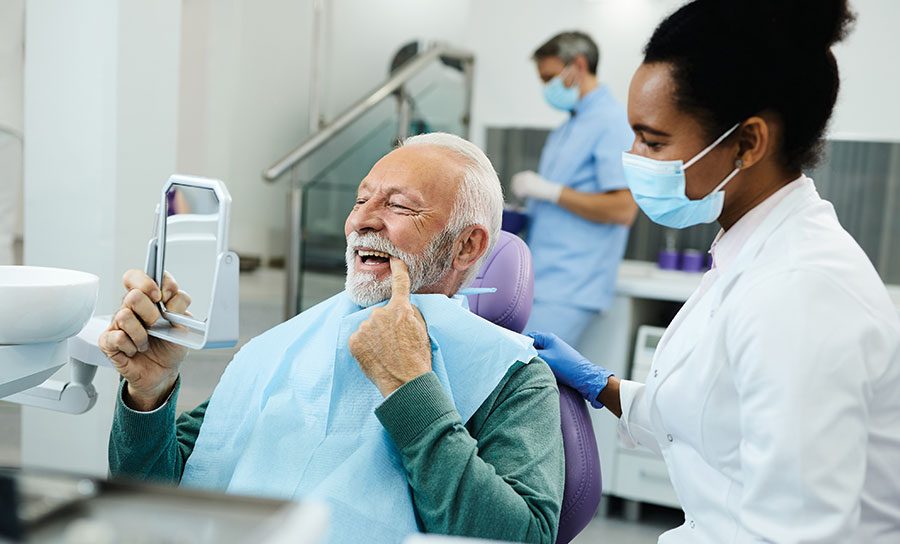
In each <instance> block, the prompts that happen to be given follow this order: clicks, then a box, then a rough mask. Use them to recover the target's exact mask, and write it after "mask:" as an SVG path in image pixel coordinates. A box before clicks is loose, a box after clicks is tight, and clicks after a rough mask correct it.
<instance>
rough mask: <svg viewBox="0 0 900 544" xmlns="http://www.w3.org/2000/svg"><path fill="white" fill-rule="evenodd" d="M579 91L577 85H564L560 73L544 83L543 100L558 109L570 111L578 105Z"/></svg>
mask: <svg viewBox="0 0 900 544" xmlns="http://www.w3.org/2000/svg"><path fill="white" fill-rule="evenodd" d="M579 94H580V92H579V90H578V85H575V86H574V87H566V86H565V84H563V78H562V74H559V75H558V76H556V77H554V78H553V79H551V80H550V81H548V82H547V83H546V84H545V85H544V100H546V101H547V103H548V104H550V105H551V106H553V107H554V108H556V109H558V110H563V111H572V110H574V109H575V106H576V105H578V99H579V96H578V95H579Z"/></svg>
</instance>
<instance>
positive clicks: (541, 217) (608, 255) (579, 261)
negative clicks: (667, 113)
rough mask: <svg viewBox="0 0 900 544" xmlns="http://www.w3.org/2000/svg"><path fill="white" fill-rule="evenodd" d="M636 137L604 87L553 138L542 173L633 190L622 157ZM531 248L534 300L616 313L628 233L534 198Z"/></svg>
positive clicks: (578, 186)
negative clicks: (613, 306)
mask: <svg viewBox="0 0 900 544" xmlns="http://www.w3.org/2000/svg"><path fill="white" fill-rule="evenodd" d="M633 140H634V134H633V133H632V131H631V128H629V125H628V116H627V114H626V113H625V108H623V107H622V105H621V104H619V102H618V101H616V99H615V98H613V96H612V93H611V92H610V90H609V87H607V86H606V85H601V86H599V87H597V88H596V89H594V90H593V91H591V92H589V93H588V94H586V95H585V96H584V97H583V98H582V99H581V100H580V101H579V102H578V105H577V106H576V107H575V111H574V113H573V115H572V117H571V119H569V120H568V121H566V122H565V123H563V125H562V126H560V127H559V128H557V129H556V130H554V131H553V132H551V133H550V135H549V136H548V137H547V142H546V143H545V144H544V150H543V152H542V153H541V165H540V170H539V174H540V175H541V176H542V177H543V178H545V179H548V180H550V181H553V182H556V183H561V184H563V185H566V186H568V187H571V188H572V189H575V190H577V191H583V192H594V193H605V192H609V191H615V190H618V189H627V188H628V186H627V184H626V183H625V175H624V172H623V170H622V151H626V150H628V149H630V148H631V144H632V142H633ZM528 213H529V214H530V216H531V224H530V227H529V230H528V246H529V247H530V248H531V254H532V258H533V260H534V298H535V300H539V301H546V302H557V303H563V304H570V305H572V306H576V307H579V308H585V309H589V310H604V309H606V308H608V307H609V305H610V303H611V302H612V298H613V295H614V291H615V282H616V274H617V272H618V268H619V263H620V262H621V261H622V257H623V256H624V254H625V244H626V242H627V241H628V227H626V226H624V225H612V224H605V223H594V222H592V221H588V220H587V219H583V218H581V217H578V216H577V215H575V214H574V213H572V212H570V211H568V210H565V209H563V208H562V207H560V206H558V205H556V204H551V203H549V202H545V201H538V200H534V199H530V200H529V202H528Z"/></svg>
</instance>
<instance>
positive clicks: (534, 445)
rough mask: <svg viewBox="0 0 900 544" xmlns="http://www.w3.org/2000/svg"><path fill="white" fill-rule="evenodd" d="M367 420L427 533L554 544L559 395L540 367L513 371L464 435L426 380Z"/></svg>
mask: <svg viewBox="0 0 900 544" xmlns="http://www.w3.org/2000/svg"><path fill="white" fill-rule="evenodd" d="M376 415H377V416H378V418H379V420H380V421H381V423H382V425H383V426H384V428H385V429H386V430H387V432H388V434H389V435H390V436H391V438H392V440H393V441H394V444H395V445H396V446H397V448H398V449H399V450H400V453H401V455H402V458H403V463H404V467H405V469H406V473H407V479H408V481H409V485H410V487H411V489H412V494H413V503H414V505H415V508H416V512H417V514H418V516H419V518H420V520H421V522H422V525H423V528H424V530H425V531H426V532H435V533H444V534H451V535H462V536H474V537H479V538H488V539H497V540H514V541H517V542H554V540H555V538H556V531H557V525H558V523H559V512H560V508H561V503H562V494H563V482H564V473H565V467H564V462H565V461H564V454H563V446H562V432H561V430H560V412H559V392H558V390H557V387H556V381H555V380H554V378H553V374H552V372H551V371H550V369H549V367H547V365H546V364H545V363H544V362H543V361H540V360H539V359H535V360H534V361H533V362H531V363H529V364H527V365H524V364H522V363H516V365H514V366H513V367H512V368H511V369H510V371H509V372H508V373H507V375H506V377H505V378H504V380H503V381H501V383H500V384H499V385H498V386H497V388H495V390H494V391H493V393H492V394H491V396H490V397H488V399H487V400H486V401H485V402H484V403H482V405H481V407H480V408H479V409H478V411H477V412H476V413H475V415H473V416H472V418H471V419H470V420H469V422H468V423H467V424H465V425H464V424H463V422H462V420H461V418H460V415H459V413H458V412H457V411H456V409H455V407H454V406H453V403H452V402H451V400H450V398H449V397H448V395H447V394H446V392H445V391H444V389H443V388H442V387H441V385H440V382H439V381H438V379H437V376H436V375H435V374H434V373H432V372H430V373H428V374H424V375H422V376H419V377H418V378H416V379H414V380H412V381H410V382H408V383H407V384H405V385H403V386H402V387H400V388H399V389H397V390H396V391H395V392H394V393H393V394H392V395H390V396H389V397H388V398H387V399H385V401H384V403H382V405H381V406H379V407H378V409H377V410H376Z"/></svg>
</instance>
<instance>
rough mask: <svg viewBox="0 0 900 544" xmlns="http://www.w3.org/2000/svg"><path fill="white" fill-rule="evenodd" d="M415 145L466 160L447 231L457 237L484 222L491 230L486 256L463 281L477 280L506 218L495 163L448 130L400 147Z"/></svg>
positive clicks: (421, 136) (427, 135)
mask: <svg viewBox="0 0 900 544" xmlns="http://www.w3.org/2000/svg"><path fill="white" fill-rule="evenodd" d="M413 145H430V146H435V147H440V148H443V149H447V150H449V151H451V152H453V153H455V154H457V155H459V156H461V157H462V158H463V159H464V160H465V161H466V163H467V164H466V166H465V175H464V176H463V180H462V183H461V184H460V187H459V192H458V193H457V195H456V202H455V203H454V204H453V210H452V211H451V212H450V223H449V224H448V225H447V230H448V231H449V232H450V233H451V234H452V235H453V238H454V239H455V238H456V237H457V236H459V235H460V234H461V233H462V231H463V230H465V229H466V228H468V227H471V226H473V225H482V226H484V227H485V228H486V229H487V231H488V248H487V251H485V252H484V255H482V256H481V258H480V259H479V260H478V262H477V263H475V266H473V267H472V268H471V269H469V270H468V272H467V273H466V277H465V279H464V281H463V283H462V285H463V286H465V285H468V284H469V283H471V282H472V280H474V279H475V276H476V275H477V274H478V270H480V269H481V265H483V264H484V261H485V260H486V259H487V257H488V255H490V254H491V251H492V250H493V249H494V244H496V243H497V238H498V237H499V236H500V224H501V223H502V221H503V189H502V188H501V187H500V178H498V177H497V172H496V171H494V166H493V165H492V164H491V161H490V159H488V158H487V155H485V154H484V151H482V150H481V149H479V148H478V146H477V145H475V144H473V143H472V142H470V141H468V140H465V139H463V138H460V137H459V136H456V135H455V134H448V133H446V132H431V133H428V134H419V135H417V136H411V137H409V138H407V139H405V140H404V141H403V142H401V143H400V145H399V147H409V146H413Z"/></svg>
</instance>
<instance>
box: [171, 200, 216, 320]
mask: <svg viewBox="0 0 900 544" xmlns="http://www.w3.org/2000/svg"><path fill="white" fill-rule="evenodd" d="M218 223H219V201H218V199H217V198H216V193H215V191H213V190H212V189H207V188H202V187H189V186H186V185H172V187H171V188H170V189H169V191H168V193H167V194H166V237H165V244H164V246H163V251H162V255H163V269H164V270H165V271H166V272H167V273H169V274H170V275H171V276H172V277H173V278H175V281H176V282H177V283H178V287H179V289H180V290H182V291H184V292H186V293H187V294H188V295H189V296H190V297H191V305H190V307H189V308H188V309H187V312H186V315H189V316H192V317H194V318H195V319H198V320H200V321H206V318H207V316H208V315H209V307H210V302H211V300H212V290H213V278H214V277H215V269H216V257H217V254H218V251H217V242H218V240H217V233H218Z"/></svg>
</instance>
